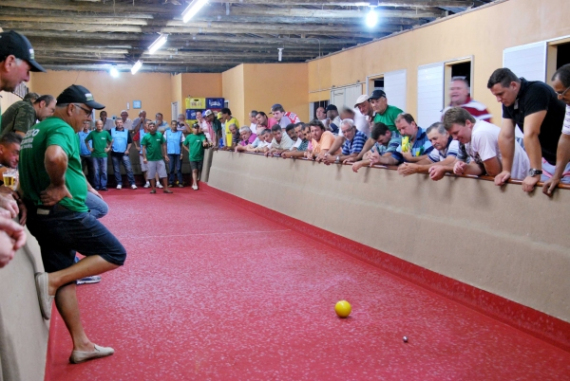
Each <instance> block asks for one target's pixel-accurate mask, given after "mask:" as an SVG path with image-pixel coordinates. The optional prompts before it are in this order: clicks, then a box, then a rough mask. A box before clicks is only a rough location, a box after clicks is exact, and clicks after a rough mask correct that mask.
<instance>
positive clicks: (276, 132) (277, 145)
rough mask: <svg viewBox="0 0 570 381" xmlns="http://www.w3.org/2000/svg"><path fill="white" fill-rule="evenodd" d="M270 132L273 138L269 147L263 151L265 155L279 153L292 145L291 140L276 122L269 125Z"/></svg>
mask: <svg viewBox="0 0 570 381" xmlns="http://www.w3.org/2000/svg"><path fill="white" fill-rule="evenodd" d="M271 132H273V140H272V141H271V149H270V150H269V151H267V152H266V153H265V155H266V156H271V155H273V154H279V155H281V153H282V152H283V151H288V150H289V149H290V148H291V147H293V144H294V142H293V140H291V138H290V137H289V135H287V133H286V132H284V131H283V129H282V128H281V126H280V125H278V124H276V125H275V126H273V127H271Z"/></svg>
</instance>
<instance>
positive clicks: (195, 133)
mask: <svg viewBox="0 0 570 381" xmlns="http://www.w3.org/2000/svg"><path fill="white" fill-rule="evenodd" d="M183 144H184V149H185V150H186V151H188V158H189V159H190V168H192V189H194V190H198V178H199V176H200V172H201V171H202V163H203V162H204V149H205V148H206V147H208V146H209V145H208V141H207V140H206V135H204V132H202V129H201V128H200V125H199V124H198V123H197V122H195V123H194V124H193V125H192V133H191V134H190V135H188V136H187V137H186V139H185V140H184V143H183Z"/></svg>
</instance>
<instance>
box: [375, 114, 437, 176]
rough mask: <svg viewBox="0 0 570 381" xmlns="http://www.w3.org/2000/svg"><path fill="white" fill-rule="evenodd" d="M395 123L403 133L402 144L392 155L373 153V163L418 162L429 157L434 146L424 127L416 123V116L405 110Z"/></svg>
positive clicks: (397, 163) (401, 133)
mask: <svg viewBox="0 0 570 381" xmlns="http://www.w3.org/2000/svg"><path fill="white" fill-rule="evenodd" d="M395 123H396V128H397V129H398V132H399V133H400V135H402V142H401V143H400V146H399V147H398V149H397V150H396V152H392V154H391V155H390V156H388V155H385V156H379V155H372V157H371V161H372V164H384V165H400V164H402V163H404V162H406V163H416V162H418V161H421V160H423V159H427V157H428V155H429V153H430V152H431V151H432V150H433V146H432V144H431V142H430V141H429V139H428V136H427V134H426V133H425V131H424V129H423V128H421V127H419V126H418V125H417V124H416V121H415V120H414V117H413V116H412V115H411V114H408V113H405V112H403V113H401V114H399V115H398V116H397V117H396V120H395Z"/></svg>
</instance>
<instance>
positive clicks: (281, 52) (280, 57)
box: [277, 48, 283, 62]
mask: <svg viewBox="0 0 570 381" xmlns="http://www.w3.org/2000/svg"><path fill="white" fill-rule="evenodd" d="M277 50H279V52H278V53H277V61H279V62H281V60H282V59H283V48H277Z"/></svg>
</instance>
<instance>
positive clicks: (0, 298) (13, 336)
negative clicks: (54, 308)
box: [0, 232, 49, 381]
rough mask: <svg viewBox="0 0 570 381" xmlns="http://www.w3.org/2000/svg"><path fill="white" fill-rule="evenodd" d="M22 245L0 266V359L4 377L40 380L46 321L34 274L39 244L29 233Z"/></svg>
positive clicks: (40, 268) (7, 379)
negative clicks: (9, 259) (10, 258)
mask: <svg viewBox="0 0 570 381" xmlns="http://www.w3.org/2000/svg"><path fill="white" fill-rule="evenodd" d="M27 234H28V240H27V243H26V246H25V247H23V248H22V249H20V250H19V251H18V252H17V253H16V255H15V256H14V259H13V260H12V261H11V262H10V263H9V264H8V265H7V266H5V267H4V268H2V269H0V290H2V292H0V361H1V368H2V372H1V374H0V379H3V380H4V381H28V380H29V381H41V380H43V379H44V372H45V366H46V354H47V344H48V336H49V322H48V321H46V320H44V319H43V318H42V314H41V312H40V306H39V304H38V297H37V294H36V286H35V281H34V274H35V273H36V272H38V271H44V268H43V264H42V260H41V255H40V248H39V246H38V243H37V241H36V240H35V238H34V237H33V236H32V235H31V234H30V233H29V232H27Z"/></svg>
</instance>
